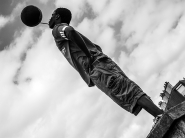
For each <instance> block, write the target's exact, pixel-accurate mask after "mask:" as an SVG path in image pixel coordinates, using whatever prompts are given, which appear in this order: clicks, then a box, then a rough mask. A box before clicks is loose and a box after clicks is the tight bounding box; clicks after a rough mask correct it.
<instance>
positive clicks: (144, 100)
mask: <svg viewBox="0 0 185 138" xmlns="http://www.w3.org/2000/svg"><path fill="white" fill-rule="evenodd" d="M137 104H138V105H140V106H141V107H142V108H144V109H145V110H146V111H147V112H148V113H150V114H151V115H153V116H154V117H157V116H158V115H160V114H163V110H161V109H159V108H158V107H157V106H156V105H155V104H154V103H153V101H152V100H151V99H149V98H148V97H147V96H142V97H141V98H140V99H139V100H138V101H137Z"/></svg>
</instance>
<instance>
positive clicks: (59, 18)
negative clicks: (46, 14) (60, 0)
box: [49, 8, 72, 29]
mask: <svg viewBox="0 0 185 138" xmlns="http://www.w3.org/2000/svg"><path fill="white" fill-rule="evenodd" d="M71 18H72V14H71V11H70V10H68V9H66V8H57V9H56V10H55V11H54V12H53V14H52V16H51V19H50V21H49V27H50V28H51V29H53V27H54V26H55V25H56V24H59V23H67V24H70V21H71Z"/></svg>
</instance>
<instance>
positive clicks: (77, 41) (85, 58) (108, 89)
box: [49, 8, 163, 118]
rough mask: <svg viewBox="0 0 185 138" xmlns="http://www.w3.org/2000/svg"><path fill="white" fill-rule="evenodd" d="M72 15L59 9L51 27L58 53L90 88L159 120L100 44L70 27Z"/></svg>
mask: <svg viewBox="0 0 185 138" xmlns="http://www.w3.org/2000/svg"><path fill="white" fill-rule="evenodd" d="M71 19H72V14H71V11H70V10H69V9H67V8H57V9H56V10H55V11H54V12H53V14H52V16H51V19H50V20H49V27H50V28H51V29H53V30H52V34H53V37H54V40H55V42H56V45H57V47H58V49H59V50H60V51H61V52H62V54H63V55H64V57H65V58H66V59H67V61H68V62H69V63H70V64H71V66H72V67H73V68H74V69H76V70H77V71H78V72H79V74H80V75H81V77H82V79H83V80H84V81H85V82H86V84H87V85H88V86H89V87H92V86H95V85H96V86H97V87H98V88H99V89H100V90H101V91H103V92H104V93H105V94H106V95H108V96H109V97H110V98H111V99H112V100H113V101H114V102H115V103H117V104H118V105H119V106H121V107H122V108H123V109H125V110H126V111H128V112H130V113H132V114H134V115H136V116H137V115H138V113H139V112H140V111H141V109H142V108H143V109H145V110H146V111H147V112H148V113H150V114H151V115H152V116H154V117H155V118H157V117H158V116H159V115H162V114H163V110H161V109H159V108H158V107H157V106H156V105H155V104H154V103H153V102H152V100H151V99H150V97H149V96H148V95H147V94H146V93H144V92H143V91H142V89H141V88H140V87H139V86H138V85H137V84H136V83H135V82H133V81H132V80H130V79H129V78H128V77H127V76H126V74H125V73H124V72H123V71H122V70H121V69H120V67H119V66H118V65H117V64H116V63H115V62H114V61H113V60H112V59H111V58H110V57H108V56H107V55H106V54H104V53H103V52H102V49H101V48H100V46H98V45H97V44H95V43H93V42H91V41H90V40H89V39H88V38H87V37H85V36H84V35H82V34H81V33H80V32H78V31H76V30H75V29H74V28H73V27H72V26H70V25H69V24H70V21H71Z"/></svg>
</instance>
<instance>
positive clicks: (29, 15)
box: [21, 5, 42, 27]
mask: <svg viewBox="0 0 185 138" xmlns="http://www.w3.org/2000/svg"><path fill="white" fill-rule="evenodd" d="M21 20H22V22H23V23H24V24H25V25H27V26H29V27H34V26H37V25H38V24H39V23H40V22H41V20H42V12H41V10H40V9H39V8H38V7H36V6H33V5H29V6H26V7H25V8H24V9H23V10H22V12H21Z"/></svg>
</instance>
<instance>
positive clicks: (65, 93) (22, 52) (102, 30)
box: [0, 0, 185, 138]
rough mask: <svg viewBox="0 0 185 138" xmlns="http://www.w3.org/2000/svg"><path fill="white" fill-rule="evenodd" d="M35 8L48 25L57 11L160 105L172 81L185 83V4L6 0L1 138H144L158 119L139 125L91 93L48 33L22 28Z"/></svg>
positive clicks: (0, 9) (1, 27) (0, 10)
mask: <svg viewBox="0 0 185 138" xmlns="http://www.w3.org/2000/svg"><path fill="white" fill-rule="evenodd" d="M27 5H35V6H37V7H39V8H40V9H41V10H42V13H43V22H48V20H49V18H50V16H51V14H52V12H53V11H54V9H56V8H57V7H66V8H69V9H70V10H71V11H72V14H73V19H72V22H71V25H72V26H73V27H74V28H75V29H76V30H78V31H79V32H81V33H82V34H84V35H85V36H87V37H88V38H89V39H90V40H92V41H93V42H94V43H97V44H98V45H100V46H101V47H102V49H103V51H104V53H105V54H107V55H108V56H109V57H111V58H112V59H113V60H114V61H115V62H116V63H117V64H118V65H119V66H120V67H121V69H122V70H123V71H124V72H125V73H126V74H127V76H128V77H129V78H130V79H132V80H133V81H135V82H136V83H137V84H138V85H139V86H140V87H141V88H142V89H143V91H144V92H146V93H147V94H148V95H149V96H150V97H151V99H152V100H153V101H154V102H155V104H156V105H158V102H159V101H160V100H161V98H160V97H159V95H160V93H161V92H162V90H163V85H164V82H165V81H169V82H170V83H171V84H172V85H175V84H176V83H177V82H178V81H179V80H181V79H183V77H185V72H184V70H185V63H184V59H185V50H184V49H185V39H184V37H185V8H184V7H185V1H182V0H53V1H52V0H1V1H0V122H1V123H0V137H1V138H135V137H137V138H144V137H146V136H147V135H148V133H149V132H150V130H151V128H152V125H153V121H152V120H153V117H152V116H151V115H149V114H148V113H146V112H145V111H144V110H142V111H141V113H140V114H139V115H138V116H137V117H136V116H134V115H132V114H130V113H128V112H126V111H125V110H123V109H122V108H121V107H119V106H118V105H116V104H115V103H114V102H113V101H112V100H111V99H110V98H109V97H107V96H106V95H105V94H104V93H103V92H101V91H100V90H98V89H97V88H96V87H93V88H89V87H87V85H86V84H85V83H84V81H83V80H82V79H81V78H80V76H79V74H78V73H77V72H76V71H75V70H74V69H73V68H72V67H71V66H70V65H69V64H68V62H67V61H66V60H65V58H64V57H63V55H62V54H61V53H60V51H59V50H58V49H57V47H56V45H55V42H54V39H53V37H52V34H51V30H50V29H49V28H48V27H47V26H46V25H38V26H36V27H34V28H29V27H27V26H25V25H24V24H23V23H22V22H21V20H20V13H21V10H22V9H23V8H24V7H25V6H27Z"/></svg>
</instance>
